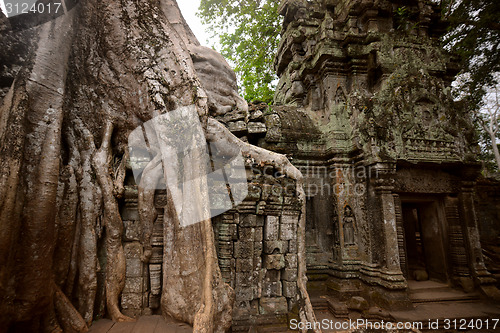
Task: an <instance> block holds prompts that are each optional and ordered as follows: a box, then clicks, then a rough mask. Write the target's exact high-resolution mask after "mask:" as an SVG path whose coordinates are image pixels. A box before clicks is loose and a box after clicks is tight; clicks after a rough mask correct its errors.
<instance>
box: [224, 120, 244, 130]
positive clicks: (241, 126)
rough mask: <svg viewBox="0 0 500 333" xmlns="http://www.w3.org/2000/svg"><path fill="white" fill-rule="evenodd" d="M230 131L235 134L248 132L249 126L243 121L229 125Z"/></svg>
mask: <svg viewBox="0 0 500 333" xmlns="http://www.w3.org/2000/svg"><path fill="white" fill-rule="evenodd" d="M228 127H229V130H230V131H231V132H234V133H241V132H246V130H247V124H246V123H245V122H244V121H243V120H238V121H234V122H230V123H228Z"/></svg>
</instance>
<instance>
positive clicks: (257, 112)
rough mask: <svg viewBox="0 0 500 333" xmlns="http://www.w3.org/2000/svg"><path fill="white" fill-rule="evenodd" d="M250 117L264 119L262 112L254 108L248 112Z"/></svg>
mask: <svg viewBox="0 0 500 333" xmlns="http://www.w3.org/2000/svg"><path fill="white" fill-rule="evenodd" d="M250 119H252V120H257V119H264V114H263V113H262V111H260V110H256V111H254V112H252V113H251V114H250Z"/></svg>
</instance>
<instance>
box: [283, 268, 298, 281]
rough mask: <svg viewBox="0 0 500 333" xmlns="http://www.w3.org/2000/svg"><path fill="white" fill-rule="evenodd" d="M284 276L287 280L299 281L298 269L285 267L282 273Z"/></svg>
mask: <svg viewBox="0 0 500 333" xmlns="http://www.w3.org/2000/svg"><path fill="white" fill-rule="evenodd" d="M282 278H283V280H285V281H297V269H296V268H285V269H284V271H283V274H282Z"/></svg>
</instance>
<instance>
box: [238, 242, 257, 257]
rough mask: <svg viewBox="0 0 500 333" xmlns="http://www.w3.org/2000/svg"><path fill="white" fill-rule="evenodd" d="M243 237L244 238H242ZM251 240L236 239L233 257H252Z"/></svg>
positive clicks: (252, 243)
mask: <svg viewBox="0 0 500 333" xmlns="http://www.w3.org/2000/svg"><path fill="white" fill-rule="evenodd" d="M242 239H245V238H242ZM253 245H254V242H253V241H238V242H235V243H234V257H235V258H252V257H253Z"/></svg>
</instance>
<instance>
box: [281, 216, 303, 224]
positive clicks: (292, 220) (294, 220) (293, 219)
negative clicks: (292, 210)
mask: <svg viewBox="0 0 500 333" xmlns="http://www.w3.org/2000/svg"><path fill="white" fill-rule="evenodd" d="M281 221H282V223H286V224H295V225H297V224H298V223H299V216H298V215H290V214H283V216H281Z"/></svg>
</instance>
